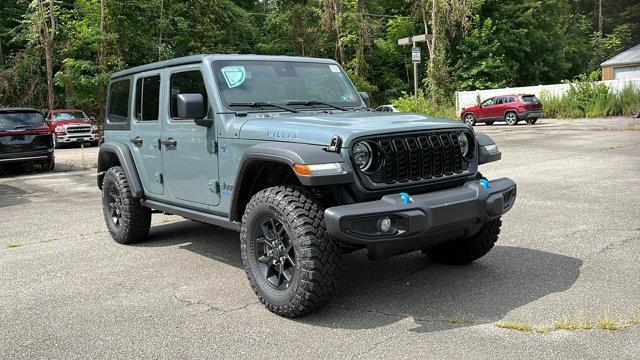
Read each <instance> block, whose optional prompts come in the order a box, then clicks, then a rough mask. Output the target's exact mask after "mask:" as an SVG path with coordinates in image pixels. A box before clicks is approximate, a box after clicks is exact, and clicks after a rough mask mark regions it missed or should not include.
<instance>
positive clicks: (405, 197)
mask: <svg viewBox="0 0 640 360" xmlns="http://www.w3.org/2000/svg"><path fill="white" fill-rule="evenodd" d="M400 197H401V198H402V202H403V203H405V204H411V203H412V202H413V199H412V198H411V196H409V194H407V193H404V192H403V193H400Z"/></svg>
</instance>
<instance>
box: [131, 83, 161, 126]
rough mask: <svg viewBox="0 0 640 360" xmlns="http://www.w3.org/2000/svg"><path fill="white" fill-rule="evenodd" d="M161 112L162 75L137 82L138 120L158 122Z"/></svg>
mask: <svg viewBox="0 0 640 360" xmlns="http://www.w3.org/2000/svg"><path fill="white" fill-rule="evenodd" d="M159 111H160V75H153V76H148V77H144V78H139V79H138V81H136V120H138V121H156V120H158V113H159Z"/></svg>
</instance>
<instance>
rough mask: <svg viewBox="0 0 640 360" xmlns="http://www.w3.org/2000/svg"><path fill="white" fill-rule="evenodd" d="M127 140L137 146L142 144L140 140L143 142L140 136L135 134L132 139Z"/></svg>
mask: <svg viewBox="0 0 640 360" xmlns="http://www.w3.org/2000/svg"><path fill="white" fill-rule="evenodd" d="M129 141H131V143H132V144H134V145H138V146H139V145H142V142H143V140H142V138H141V137H140V136H136V137H134V138H133V139H129Z"/></svg>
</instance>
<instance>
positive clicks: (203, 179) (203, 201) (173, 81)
mask: <svg viewBox="0 0 640 360" xmlns="http://www.w3.org/2000/svg"><path fill="white" fill-rule="evenodd" d="M204 70H205V69H204V68H203V66H202V64H195V65H186V66H181V67H176V68H172V69H167V70H166V75H167V80H168V81H167V85H166V86H165V87H163V88H164V89H165V91H164V92H166V93H167V94H168V99H167V101H166V102H165V103H164V105H163V107H164V108H165V110H166V113H165V114H164V115H163V126H164V129H163V133H162V140H163V141H164V142H165V144H167V145H163V146H162V154H163V155H162V156H163V158H162V168H163V174H164V177H165V184H166V186H167V188H168V191H170V196H168V197H167V199H168V200H170V201H172V202H175V203H179V204H182V205H186V206H190V207H193V208H197V209H205V210H206V209H209V207H210V206H216V205H218V203H219V202H220V197H219V193H218V191H217V190H218V188H219V187H218V157H217V154H216V149H215V139H216V138H215V135H216V132H215V126H212V127H210V128H205V127H202V126H198V125H196V124H195V122H194V120H195V119H181V118H179V117H178V109H177V98H178V95H180V94H193V93H199V94H202V95H203V98H204V99H205V102H206V104H205V106H207V107H210V101H209V99H210V97H209V94H210V93H211V91H213V89H211V88H208V87H209V86H210V84H209V83H208V82H206V81H205V80H204V79H205V78H204V76H203V71H204ZM213 113H214V111H212V110H211V109H210V108H209V114H213ZM210 116H213V115H210ZM169 197H170V198H169Z"/></svg>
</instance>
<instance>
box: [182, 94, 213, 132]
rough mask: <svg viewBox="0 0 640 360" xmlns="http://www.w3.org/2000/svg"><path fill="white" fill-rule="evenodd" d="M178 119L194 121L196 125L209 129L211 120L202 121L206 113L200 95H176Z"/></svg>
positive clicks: (211, 123)
mask: <svg viewBox="0 0 640 360" xmlns="http://www.w3.org/2000/svg"><path fill="white" fill-rule="evenodd" d="M177 107H178V117H179V118H181V119H194V122H195V123H196V125H199V126H205V127H211V126H212V125H213V120H212V119H204V117H205V116H207V111H206V109H205V106H204V97H203V96H202V94H197V93H196V94H180V95H178V106H177Z"/></svg>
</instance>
